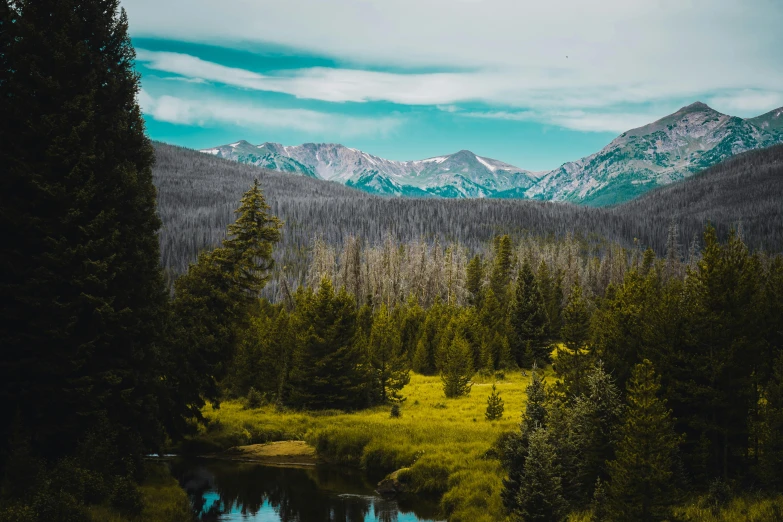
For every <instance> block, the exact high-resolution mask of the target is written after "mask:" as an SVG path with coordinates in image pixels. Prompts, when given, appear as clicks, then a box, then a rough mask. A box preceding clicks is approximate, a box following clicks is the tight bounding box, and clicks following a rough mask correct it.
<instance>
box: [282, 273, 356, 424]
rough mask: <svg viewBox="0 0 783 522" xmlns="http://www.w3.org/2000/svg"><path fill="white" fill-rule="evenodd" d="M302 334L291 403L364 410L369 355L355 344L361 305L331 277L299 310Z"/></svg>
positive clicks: (291, 384) (301, 304)
mask: <svg viewBox="0 0 783 522" xmlns="http://www.w3.org/2000/svg"><path fill="white" fill-rule="evenodd" d="M297 314H298V315H299V316H300V319H299V321H300V327H301V328H302V329H303V333H302V341H301V345H300V348H299V350H298V352H297V354H296V356H295V360H294V365H293V369H292V371H291V378H290V381H289V383H290V387H289V389H290V391H289V403H290V404H291V405H293V406H295V407H299V408H307V409H330V408H337V409H347V410H350V409H355V408H358V407H361V406H363V405H364V402H365V398H366V394H364V393H363V391H364V389H365V386H366V383H367V382H368V375H367V372H368V365H367V361H366V357H365V354H364V353H363V351H362V349H361V347H359V346H358V345H357V343H356V342H355V335H356V305H355V304H354V301H353V298H352V297H351V296H350V295H349V294H348V292H347V291H345V288H343V289H341V290H340V292H339V293H337V294H335V292H334V287H333V286H332V282H331V281H330V280H329V279H328V278H323V279H322V280H321V285H320V286H319V288H318V292H317V293H312V290H311V291H310V295H307V296H305V297H304V298H303V299H301V300H300V303H298V306H297Z"/></svg>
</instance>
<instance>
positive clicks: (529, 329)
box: [510, 260, 549, 368]
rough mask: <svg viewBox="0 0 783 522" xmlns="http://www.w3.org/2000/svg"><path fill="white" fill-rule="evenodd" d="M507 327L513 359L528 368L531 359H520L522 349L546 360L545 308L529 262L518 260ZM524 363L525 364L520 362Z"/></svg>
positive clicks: (523, 353) (541, 360)
mask: <svg viewBox="0 0 783 522" xmlns="http://www.w3.org/2000/svg"><path fill="white" fill-rule="evenodd" d="M510 322H511V327H512V329H513V330H514V342H515V346H514V348H513V351H514V352H515V355H516V359H517V362H518V363H520V365H522V366H525V367H528V368H529V367H530V366H531V365H532V363H533V361H529V360H528V361H524V360H523V359H524V358H525V351H526V350H527V351H530V352H531V353H532V355H533V359H534V361H538V362H541V363H544V362H548V361H549V342H548V341H547V333H546V325H547V318H546V310H545V308H544V298H543V296H542V295H541V291H540V289H539V287H538V284H537V282H536V279H535V276H534V275H533V271H532V270H531V268H530V263H528V261H527V260H525V261H524V263H522V268H521V269H520V271H519V277H517V286H516V290H515V299H514V304H513V305H512V308H511V318H510ZM522 363H527V364H522Z"/></svg>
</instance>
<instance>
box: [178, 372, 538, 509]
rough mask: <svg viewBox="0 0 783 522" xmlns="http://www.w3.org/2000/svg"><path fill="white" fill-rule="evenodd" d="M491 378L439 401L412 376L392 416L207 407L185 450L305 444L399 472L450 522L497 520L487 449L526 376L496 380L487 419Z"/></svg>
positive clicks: (495, 476) (379, 411)
mask: <svg viewBox="0 0 783 522" xmlns="http://www.w3.org/2000/svg"><path fill="white" fill-rule="evenodd" d="M550 373H551V372H550ZM550 378H551V376H550ZM495 380H496V378H495V376H487V377H483V378H482V377H481V376H479V375H477V376H475V377H474V385H473V389H472V390H471V392H470V394H469V395H468V396H466V397H461V398H458V399H446V398H445V397H444V395H443V387H442V383H441V380H440V378H439V377H427V376H423V375H418V374H413V375H412V376H411V381H410V383H409V384H408V385H407V386H406V387H405V388H404V389H403V391H402V393H403V395H404V396H405V397H407V400H406V401H405V402H404V403H403V404H402V406H401V407H400V413H401V416H400V417H396V418H395V417H392V416H391V415H390V407H388V406H383V407H377V408H373V409H370V410H364V411H360V412H355V413H342V412H335V411H328V412H313V413H302V412H288V411H282V412H281V411H276V410H275V408H273V407H272V406H263V407H261V408H257V409H249V410H248V409H244V408H243V405H242V404H241V403H239V402H227V403H223V404H222V405H221V407H220V409H217V410H216V409H212V408H210V407H207V409H206V410H205V412H204V414H205V416H206V417H207V419H208V422H209V423H208V425H207V427H205V428H202V431H201V433H200V434H199V436H198V437H197V438H196V439H195V440H194V441H192V442H191V444H190V448H189V449H191V450H197V451H202V452H204V451H216V450H219V449H225V448H227V447H230V446H233V445H242V444H254V443H260V442H268V441H273V440H291V439H301V440H306V441H307V442H308V443H310V444H311V445H313V446H314V447H315V448H316V450H317V452H318V455H319V457H321V458H322V459H324V460H326V461H328V462H333V463H336V464H346V465H351V466H358V467H361V468H363V469H365V470H366V471H367V472H368V474H369V475H370V476H371V477H378V478H380V477H382V476H383V475H385V474H387V473H390V472H392V471H395V470H398V469H402V471H401V472H400V473H399V475H398V480H399V481H400V483H402V484H403V485H404V486H405V487H406V488H407V489H408V490H409V491H410V492H412V493H417V494H431V495H438V496H442V500H441V505H442V508H443V510H444V514H445V515H447V516H448V517H449V519H450V520H453V521H477V522H478V521H487V522H489V521H497V520H501V519H503V510H502V504H501V501H500V490H501V487H502V475H503V474H502V469H501V466H500V462H499V461H498V460H497V459H496V458H494V457H493V456H492V455H488V451H489V450H490V449H491V447H492V446H493V444H494V443H495V442H496V440H497V439H498V437H499V436H500V435H501V434H503V433H504V432H508V431H511V430H513V429H516V428H517V427H518V426H519V422H520V420H521V414H522V408H523V406H524V403H525V389H526V388H527V385H528V384H529V381H530V377H529V374H528V376H526V377H525V376H522V373H521V372H518V371H517V372H507V373H506V374H505V375H504V376H501V378H500V379H499V380H497V388H498V390H499V391H500V394H501V397H503V400H504V401H505V406H506V407H505V414H504V416H503V418H502V419H499V420H497V421H493V422H488V421H487V420H485V418H484V412H485V410H486V406H487V397H488V396H489V394H490V393H491V388H492V383H493V382H495Z"/></svg>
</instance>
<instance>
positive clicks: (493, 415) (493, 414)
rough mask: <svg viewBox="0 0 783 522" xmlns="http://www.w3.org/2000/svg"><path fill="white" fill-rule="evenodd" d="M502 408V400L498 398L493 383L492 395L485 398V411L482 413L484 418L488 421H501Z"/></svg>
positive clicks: (498, 393) (498, 395) (498, 394)
mask: <svg viewBox="0 0 783 522" xmlns="http://www.w3.org/2000/svg"><path fill="white" fill-rule="evenodd" d="M504 408H505V406H504V405H503V398H502V397H501V396H500V392H498V390H497V386H496V385H495V383H492V393H490V394H489V397H487V411H485V412H484V417H486V419H487V420H488V421H493V420H498V419H502V418H503V410H504Z"/></svg>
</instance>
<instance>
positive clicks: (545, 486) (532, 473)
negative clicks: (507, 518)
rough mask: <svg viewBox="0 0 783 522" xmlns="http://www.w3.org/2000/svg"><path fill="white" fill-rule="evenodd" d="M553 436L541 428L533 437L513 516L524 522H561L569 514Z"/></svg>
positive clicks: (529, 444)
mask: <svg viewBox="0 0 783 522" xmlns="http://www.w3.org/2000/svg"><path fill="white" fill-rule="evenodd" d="M549 438H550V434H549V433H548V432H547V430H545V429H543V428H537V429H535V430H533V432H532V433H531V434H530V437H529V442H528V447H527V458H525V465H524V468H523V472H522V476H521V480H520V488H519V491H518V492H517V498H516V503H517V505H518V507H517V509H515V511H514V512H513V513H514V514H516V515H517V516H518V517H519V518H518V519H519V520H521V521H524V522H533V521H540V522H557V521H559V520H564V519H565V517H566V515H567V514H568V511H567V510H568V505H567V504H566V501H565V499H564V498H563V486H562V478H561V474H562V469H561V467H560V464H559V462H558V458H557V454H556V453H555V448H554V446H553V445H552V443H551V442H550V440H549Z"/></svg>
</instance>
